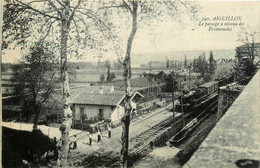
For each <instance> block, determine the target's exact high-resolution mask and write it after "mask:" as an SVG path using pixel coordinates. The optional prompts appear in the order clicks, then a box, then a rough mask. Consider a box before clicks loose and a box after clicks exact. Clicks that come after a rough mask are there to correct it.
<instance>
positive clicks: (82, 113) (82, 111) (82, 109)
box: [80, 108, 85, 116]
mask: <svg viewBox="0 0 260 168" xmlns="http://www.w3.org/2000/svg"><path fill="white" fill-rule="evenodd" d="M84 111H85V109H84V108H80V115H81V116H82V115H84Z"/></svg>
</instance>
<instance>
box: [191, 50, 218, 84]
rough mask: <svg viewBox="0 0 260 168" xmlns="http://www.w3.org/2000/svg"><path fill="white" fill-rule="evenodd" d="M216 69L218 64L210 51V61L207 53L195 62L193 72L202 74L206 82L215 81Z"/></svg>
mask: <svg viewBox="0 0 260 168" xmlns="http://www.w3.org/2000/svg"><path fill="white" fill-rule="evenodd" d="M216 68H217V62H216V61H215V60H214V56H213V52H212V51H210V56H209V61H207V59H206V54H205V53H203V54H202V55H200V56H199V57H198V58H197V59H194V60H193V71H194V72H198V73H200V74H201V76H202V78H203V79H204V81H205V82H208V81H210V80H212V79H213V76H214V74H215V70H216Z"/></svg>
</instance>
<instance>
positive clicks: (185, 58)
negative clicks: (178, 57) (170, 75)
mask: <svg viewBox="0 0 260 168" xmlns="http://www.w3.org/2000/svg"><path fill="white" fill-rule="evenodd" d="M183 66H184V67H187V66H188V61H187V56H186V54H185V56H184V64H183Z"/></svg>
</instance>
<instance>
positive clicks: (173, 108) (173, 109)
mask: <svg viewBox="0 0 260 168" xmlns="http://www.w3.org/2000/svg"><path fill="white" fill-rule="evenodd" d="M174 90H175V87H174V78H173V74H172V111H173V112H172V113H173V115H172V117H173V125H174V124H175V107H174Z"/></svg>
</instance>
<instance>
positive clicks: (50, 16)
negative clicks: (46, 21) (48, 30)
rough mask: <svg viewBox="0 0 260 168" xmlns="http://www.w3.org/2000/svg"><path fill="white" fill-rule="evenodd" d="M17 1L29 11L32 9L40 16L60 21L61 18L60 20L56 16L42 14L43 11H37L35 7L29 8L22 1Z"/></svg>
mask: <svg viewBox="0 0 260 168" xmlns="http://www.w3.org/2000/svg"><path fill="white" fill-rule="evenodd" d="M15 1H17V2H18V3H20V4H21V5H22V6H24V7H26V8H27V9H31V10H33V11H34V12H36V13H39V14H41V15H43V16H45V17H49V18H53V19H56V20H60V18H58V17H56V16H52V15H48V14H46V13H44V12H42V11H39V10H37V9H35V8H33V7H31V6H29V5H27V4H25V3H23V2H21V1H20V0H15Z"/></svg>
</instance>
